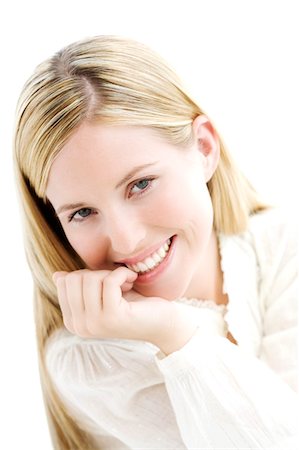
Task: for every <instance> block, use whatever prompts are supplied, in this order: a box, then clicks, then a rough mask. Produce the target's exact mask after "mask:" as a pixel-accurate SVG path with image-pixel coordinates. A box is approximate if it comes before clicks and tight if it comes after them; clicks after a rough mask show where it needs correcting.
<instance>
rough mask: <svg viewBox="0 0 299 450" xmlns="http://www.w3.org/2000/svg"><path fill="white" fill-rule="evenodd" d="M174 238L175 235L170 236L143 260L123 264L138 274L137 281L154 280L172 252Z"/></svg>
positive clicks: (166, 265) (166, 264)
mask: <svg viewBox="0 0 299 450" xmlns="http://www.w3.org/2000/svg"><path fill="white" fill-rule="evenodd" d="M175 239H176V236H172V237H171V238H170V239H168V240H167V241H166V242H165V243H164V244H162V245H161V247H160V248H158V249H157V250H156V251H155V252H153V253H152V254H151V255H150V256H148V257H147V258H145V259H144V260H143V261H138V262H137V263H135V264H125V266H126V267H128V268H129V269H130V270H133V271H134V272H136V273H137V274H138V278H137V280H136V282H137V283H149V282H154V280H156V278H157V277H159V276H160V274H161V273H163V272H164V270H165V268H166V267H168V265H169V264H168V263H169V262H170V261H171V259H172V256H173V254H174V247H175V245H174V242H175Z"/></svg>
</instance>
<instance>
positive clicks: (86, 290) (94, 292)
mask: <svg viewBox="0 0 299 450" xmlns="http://www.w3.org/2000/svg"><path fill="white" fill-rule="evenodd" d="M103 272H104V271H101V272H99V271H90V272H88V273H86V275H85V276H84V278H83V299H84V307H85V313H86V320H87V321H95V320H96V319H97V318H98V317H99V316H100V314H101V311H102V279H103V278H104V277H105V276H107V273H110V272H106V271H105V273H103Z"/></svg>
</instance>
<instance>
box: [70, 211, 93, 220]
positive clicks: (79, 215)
mask: <svg viewBox="0 0 299 450" xmlns="http://www.w3.org/2000/svg"><path fill="white" fill-rule="evenodd" d="M91 214H92V209H91V208H81V209H79V210H78V211H76V212H74V213H72V214H70V216H69V217H68V220H69V222H71V221H72V220H73V221H74V222H82V220H84V219H86V218H87V217H89V216H90V215H91Z"/></svg>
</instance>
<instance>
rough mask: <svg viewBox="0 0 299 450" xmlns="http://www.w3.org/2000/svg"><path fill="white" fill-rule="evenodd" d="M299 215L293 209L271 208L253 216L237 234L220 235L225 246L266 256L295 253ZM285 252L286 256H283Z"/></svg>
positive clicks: (259, 256)
mask: <svg viewBox="0 0 299 450" xmlns="http://www.w3.org/2000/svg"><path fill="white" fill-rule="evenodd" d="M298 228H299V227H298V219H297V218H296V217H295V215H294V214H292V213H291V212H290V211H287V210H283V209H278V208H269V209H267V210H265V211H262V212H260V213H257V214H254V215H252V216H250V218H249V221H248V227H247V229H246V230H245V231H244V232H243V233H240V234H236V235H229V236H227V235H220V240H221V241H222V243H223V246H225V247H228V248H230V249H233V248H234V247H235V248H238V249H242V251H243V252H245V253H248V254H252V255H254V256H255V257H257V262H260V263H261V264H262V263H263V262H264V260H267V261H268V262H269V260H271V258H274V259H275V260H276V259H277V258H282V257H285V258H287V257H291V256H292V255H295V254H296V253H297V251H298ZM283 255H284V256H283Z"/></svg>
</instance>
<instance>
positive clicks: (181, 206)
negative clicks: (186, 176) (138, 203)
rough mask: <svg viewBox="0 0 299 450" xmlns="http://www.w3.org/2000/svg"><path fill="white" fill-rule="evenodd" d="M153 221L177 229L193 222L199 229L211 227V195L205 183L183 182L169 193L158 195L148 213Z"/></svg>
mask: <svg viewBox="0 0 299 450" xmlns="http://www.w3.org/2000/svg"><path fill="white" fill-rule="evenodd" d="M149 213H150V216H151V221H152V223H156V224H157V225H161V226H169V227H173V228H176V229H180V228H182V229H183V228H185V226H186V224H189V223H193V224H194V226H197V227H198V228H199V229H201V228H203V229H204V228H205V227H208V228H210V227H211V225H212V222H213V207H212V202H211V197H210V194H209V191H208V189H207V186H206V184H205V183H198V182H196V183H194V184H188V183H187V184H181V185H180V186H178V187H177V189H176V190H175V191H174V190H171V191H170V190H168V191H167V194H165V195H163V196H162V195H160V196H157V198H156V199H155V201H154V202H153V203H152V205H151V206H149V208H148V211H147V212H146V214H149ZM148 217H149V216H148Z"/></svg>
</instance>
